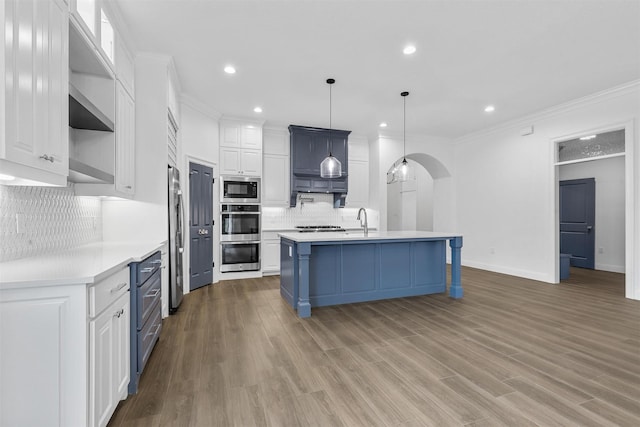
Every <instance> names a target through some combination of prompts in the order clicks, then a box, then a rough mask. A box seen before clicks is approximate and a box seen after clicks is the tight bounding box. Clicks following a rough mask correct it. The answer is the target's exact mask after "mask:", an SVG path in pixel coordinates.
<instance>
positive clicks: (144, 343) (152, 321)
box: [138, 301, 162, 372]
mask: <svg viewBox="0 0 640 427" xmlns="http://www.w3.org/2000/svg"><path fill="white" fill-rule="evenodd" d="M161 330H162V313H161V311H160V302H159V301H158V304H156V305H155V306H154V307H153V308H152V309H151V316H150V317H149V319H148V321H147V323H145V325H144V327H143V328H142V330H141V331H138V372H142V370H143V369H144V365H146V364H147V360H149V356H151V351H152V350H153V346H154V345H155V343H156V341H157V340H158V338H159V337H160V331H161Z"/></svg>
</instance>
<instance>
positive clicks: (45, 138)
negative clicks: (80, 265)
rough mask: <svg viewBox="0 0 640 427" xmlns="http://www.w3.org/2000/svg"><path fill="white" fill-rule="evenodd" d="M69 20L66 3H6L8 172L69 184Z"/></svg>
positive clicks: (1, 154) (2, 72)
mask: <svg viewBox="0 0 640 427" xmlns="http://www.w3.org/2000/svg"><path fill="white" fill-rule="evenodd" d="M68 19H69V15H68V11H67V6H66V4H65V3H64V2H63V1H62V0H48V1H42V0H6V1H3V2H2V3H0V21H2V23H3V29H2V31H1V32H0V33H1V34H0V43H1V44H2V46H3V51H2V54H1V55H0V77H1V79H2V84H0V88H1V89H0V93H1V94H2V96H0V99H2V101H1V104H2V105H1V106H0V135H1V136H0V173H2V174H5V175H12V176H14V177H16V178H19V179H24V180H30V181H37V182H41V183H46V184H52V185H66V177H67V174H68V168H69V163H68V158H69V139H68V111H69V102H68V89H67V85H68V73H69V71H68V70H69V68H68V67H69V59H68V55H69V24H68V23H69V21H68Z"/></svg>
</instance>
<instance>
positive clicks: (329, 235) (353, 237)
mask: <svg viewBox="0 0 640 427" xmlns="http://www.w3.org/2000/svg"><path fill="white" fill-rule="evenodd" d="M278 235H279V236H280V237H284V238H285V239H289V240H293V241H294V242H311V243H313V242H340V241H357V240H412V239H451V238H453V237H462V235H461V234H458V233H445V232H435V231H369V234H368V235H367V236H365V235H364V232H363V231H347V232H339V231H336V232H334V231H332V232H320V233H300V232H290V233H279V234H278Z"/></svg>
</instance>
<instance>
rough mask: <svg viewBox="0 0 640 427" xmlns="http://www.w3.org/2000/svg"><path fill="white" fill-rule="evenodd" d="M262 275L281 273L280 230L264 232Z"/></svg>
mask: <svg viewBox="0 0 640 427" xmlns="http://www.w3.org/2000/svg"><path fill="white" fill-rule="evenodd" d="M261 245H262V275H263V276H267V275H271V274H280V237H279V236H278V232H275V231H265V232H263V233H262V243H261Z"/></svg>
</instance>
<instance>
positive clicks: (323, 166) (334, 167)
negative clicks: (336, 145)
mask: <svg viewBox="0 0 640 427" xmlns="http://www.w3.org/2000/svg"><path fill="white" fill-rule="evenodd" d="M320 176H321V177H322V178H340V177H341V176H342V163H340V160H338V159H336V158H335V157H333V155H331V153H329V155H328V156H327V157H325V158H324V160H323V161H322V163H320Z"/></svg>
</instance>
